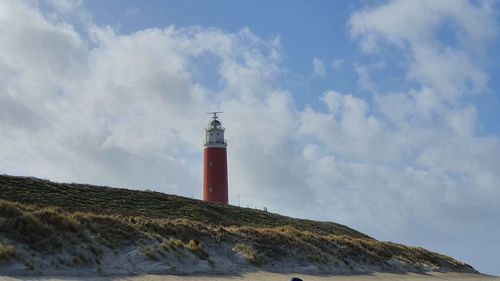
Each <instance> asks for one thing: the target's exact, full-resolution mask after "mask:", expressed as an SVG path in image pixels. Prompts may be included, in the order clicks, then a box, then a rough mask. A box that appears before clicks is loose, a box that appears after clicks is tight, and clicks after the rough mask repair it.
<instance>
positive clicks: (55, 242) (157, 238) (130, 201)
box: [0, 176, 470, 271]
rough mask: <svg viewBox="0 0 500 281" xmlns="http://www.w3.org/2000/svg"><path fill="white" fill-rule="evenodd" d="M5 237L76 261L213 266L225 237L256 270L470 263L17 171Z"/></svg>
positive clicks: (214, 207)
mask: <svg viewBox="0 0 500 281" xmlns="http://www.w3.org/2000/svg"><path fill="white" fill-rule="evenodd" d="M0 239H7V240H9V241H11V242H12V243H13V245H16V243H17V244H20V245H25V246H26V247H28V249H30V251H32V252H33V253H35V254H36V255H42V256H43V255H46V254H53V253H57V252H63V251H64V252H65V253H66V254H69V255H70V256H71V257H70V260H71V264H73V266H76V265H81V264H85V265H99V264H100V259H101V257H102V255H103V252H104V250H105V249H108V250H111V251H116V250H117V249H120V248H123V247H136V248H137V249H138V250H139V251H140V252H141V253H142V254H143V255H144V256H146V257H147V258H149V259H151V260H158V259H162V258H164V257H165V256H166V255H167V253H171V254H173V255H175V256H177V257H179V258H181V257H182V256H183V255H184V253H185V251H186V250H187V251H189V252H191V253H192V254H193V255H195V256H196V257H198V258H199V259H200V260H206V261H208V262H209V263H210V264H211V265H213V261H212V260H211V259H210V256H211V252H210V251H209V248H205V247H204V245H207V243H212V245H213V243H218V244H220V245H229V246H228V247H229V249H230V250H231V251H233V252H234V253H236V254H238V255H240V256H241V257H243V258H244V259H246V260H247V261H248V262H249V263H250V264H253V265H254V266H262V265H266V264H268V265H269V264H274V263H275V262H277V261H280V260H286V259H290V260H295V261H296V262H297V263H300V264H309V263H314V264H320V265H321V264H325V265H326V264H334V265H339V266H351V263H352V262H353V261H355V262H357V263H359V264H364V265H372V264H373V265H377V264H378V265H384V264H385V262H386V261H387V260H389V259H398V260H400V261H404V262H406V263H408V264H413V265H415V266H419V265H422V264H430V265H432V266H434V267H436V268H441V267H446V268H449V269H456V270H457V271H460V270H462V269H464V268H465V269H468V268H470V266H468V265H465V264H463V263H461V262H458V261H456V260H454V259H452V258H450V257H447V256H443V255H440V254H437V253H434V252H431V251H428V250H425V249H422V248H417V247H407V246H404V245H399V244H394V243H389V242H381V241H378V240H375V239H373V238H371V237H369V236H367V235H364V234H362V233H360V232H357V231H355V230H353V229H350V228H348V227H346V226H343V225H340V224H336V223H332V222H315V221H310V220H302V219H294V218H290V217H285V216H281V215H278V214H273V213H269V212H264V211H259V210H254V209H248V208H238V207H234V206H226V205H219V204H208V203H205V202H202V201H199V200H193V199H189V198H183V197H179V196H174V195H167V194H162V193H157V192H150V191H146V192H145V191H135V190H127V189H117V188H109V187H96V186H89V185H81V184H60V183H53V182H49V181H45V180H40V179H34V178H23V177H12V176H0ZM0 241H1V240H0ZM186 253H187V252H186ZM16 257H18V254H17V251H16V249H15V248H14V247H13V246H11V245H10V244H0V261H2V260H4V261H7V260H9V259H12V258H16ZM60 264H66V265H67V264H68V262H67V261H64V260H62V261H61V262H60Z"/></svg>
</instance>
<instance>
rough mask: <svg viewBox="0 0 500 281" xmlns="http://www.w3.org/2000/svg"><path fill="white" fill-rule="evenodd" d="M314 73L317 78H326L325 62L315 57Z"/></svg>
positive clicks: (313, 61)
mask: <svg viewBox="0 0 500 281" xmlns="http://www.w3.org/2000/svg"><path fill="white" fill-rule="evenodd" d="M312 63H313V67H314V71H313V74H314V75H316V76H320V77H324V76H325V64H324V63H323V61H321V60H320V59H318V58H317V57H314V58H313V60H312Z"/></svg>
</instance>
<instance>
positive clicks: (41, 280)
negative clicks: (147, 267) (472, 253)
mask: <svg viewBox="0 0 500 281" xmlns="http://www.w3.org/2000/svg"><path fill="white" fill-rule="evenodd" d="M292 277H299V278H301V279H302V280H304V281H326V280H336V281H448V280H450V281H451V280H453V281H490V280H491V281H493V280H495V281H500V277H497V276H491V275H484V274H468V273H429V274H414V273H410V274H391V273H373V274H362V275H307V274H289V273H287V274H280V273H269V272H252V273H245V274H241V275H229V276H223V275H189V276H187V275H186V276H179V275H139V276H108V277H101V276H99V277H89V276H75V277H69V276H65V277H46V276H44V277H26V276H22V277H5V276H4V277H0V281H18V280H32V281H45V280H54V281H57V280H73V281H80V280H89V281H104V280H113V281H160V280H161V281H163V280H171V281H189V280H200V281H203V280H206V281H208V280H211V281H214V280H228V281H229V280H230V281H239V280H241V281H249V280H262V281H285V280H290V279H291V278H292Z"/></svg>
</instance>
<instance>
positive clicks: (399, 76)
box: [84, 0, 500, 135]
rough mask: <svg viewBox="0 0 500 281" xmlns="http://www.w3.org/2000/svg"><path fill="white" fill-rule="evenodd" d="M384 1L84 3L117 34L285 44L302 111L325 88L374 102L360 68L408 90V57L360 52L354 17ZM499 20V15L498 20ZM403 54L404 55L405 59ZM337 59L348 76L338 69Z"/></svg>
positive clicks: (488, 103) (483, 126)
mask: <svg viewBox="0 0 500 281" xmlns="http://www.w3.org/2000/svg"><path fill="white" fill-rule="evenodd" d="M382 3H383V1H373V2H368V1H315V2H314V3H311V4H306V3H304V1H273V2H269V1H246V2H245V1H220V0H217V1H146V2H144V3H140V4H138V3H137V1H131V0H127V1H120V2H115V1H106V2H102V1H95V0H90V1H85V4H84V6H85V7H86V8H87V9H88V10H89V11H90V13H91V15H92V18H93V19H94V20H95V22H96V23H98V24H102V25H109V26H112V27H113V28H114V29H115V30H116V31H117V32H118V33H122V34H127V33H133V32H136V31H139V30H142V29H147V28H161V27H164V26H169V25H176V26H179V27H182V26H193V25H198V26H203V27H215V28H220V29H223V30H225V31H227V32H237V31H239V30H240V29H241V28H243V27H248V28H250V29H251V30H252V31H253V32H254V33H255V34H256V35H258V36H259V37H261V38H265V39H271V38H275V37H276V36H278V37H279V38H280V41H281V43H282V49H283V55H284V56H285V58H284V61H283V66H285V67H287V68H288V70H289V71H290V73H289V76H288V77H286V81H283V83H286V86H287V88H289V89H291V90H293V93H294V98H295V102H296V103H297V105H298V106H300V107H304V106H306V105H312V106H321V104H318V100H317V97H318V96H319V95H320V93H322V92H323V91H325V90H328V89H331V88H334V89H337V90H339V91H342V92H348V93H351V94H354V95H360V96H364V97H366V98H369V97H370V95H369V93H367V92H366V91H363V90H362V89H360V88H359V87H358V85H357V74H356V71H355V69H354V65H355V64H360V65H362V64H380V63H382V62H383V63H385V64H386V67H384V68H383V69H379V70H378V71H377V72H376V73H372V75H373V77H374V79H377V80H378V81H377V82H378V83H377V86H378V87H379V88H380V89H382V90H387V91H391V90H397V89H400V88H402V87H404V86H405V83H406V81H404V72H403V71H404V68H405V62H404V61H401V59H402V58H404V53H403V54H397V53H393V54H391V52H392V51H393V49H392V48H387V50H386V51H385V52H386V54H390V56H387V57H384V58H380V57H375V58H374V57H370V56H366V55H365V54H363V53H362V52H360V50H359V48H358V44H357V43H358V42H357V41H356V40H352V38H351V37H350V33H349V26H348V22H349V18H350V16H351V14H352V13H354V12H356V11H358V10H362V9H369V8H370V7H376V6H377V5H380V4H382ZM496 17H498V15H496ZM434 32H435V33H436V34H437V37H438V38H439V40H440V41H441V42H442V43H443V44H446V45H449V46H455V47H456V46H457V40H456V36H455V34H454V32H453V25H452V24H448V23H444V24H442V25H441V26H439V27H438V28H437V29H436V30H435V31H434ZM499 44H500V43H499V42H498V40H493V41H491V42H489V43H488V45H487V46H485V48H487V50H488V51H487V52H485V54H483V55H485V56H487V58H485V57H483V58H482V61H481V64H482V67H483V68H484V69H485V70H486V71H487V72H488V73H500V67H499V65H500V57H499V55H498V54H499V53H498V52H495V50H497V49H498V48H500V45H499ZM400 56H403V57H400ZM315 57H316V58H318V59H320V60H321V61H322V62H323V64H324V65H325V75H324V77H317V76H314V75H312V73H313V72H314V65H313V64H312V60H313V58H315ZM334 61H338V63H339V64H340V66H341V67H342V70H341V71H340V69H339V70H337V69H335V68H334V67H333V66H332V65H333V64H334ZM488 86H489V89H487V90H486V91H485V92H484V93H483V94H482V95H481V96H480V97H479V98H475V99H474V101H473V102H474V103H475V105H476V106H477V108H478V109H479V110H480V111H481V115H480V116H479V117H480V124H479V127H478V133H480V134H484V135H488V134H500V122H498V121H499V120H498V114H497V111H498V110H497V109H498V107H499V106H500V101H499V99H498V95H497V92H498V91H497V90H498V89H499V87H500V82H499V81H498V80H497V79H490V81H489V83H488Z"/></svg>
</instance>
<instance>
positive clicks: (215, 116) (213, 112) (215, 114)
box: [207, 111, 222, 119]
mask: <svg viewBox="0 0 500 281" xmlns="http://www.w3.org/2000/svg"><path fill="white" fill-rule="evenodd" d="M217 113H222V111H212V112H207V114H213V115H214V116H212V118H213V119H217Z"/></svg>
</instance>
